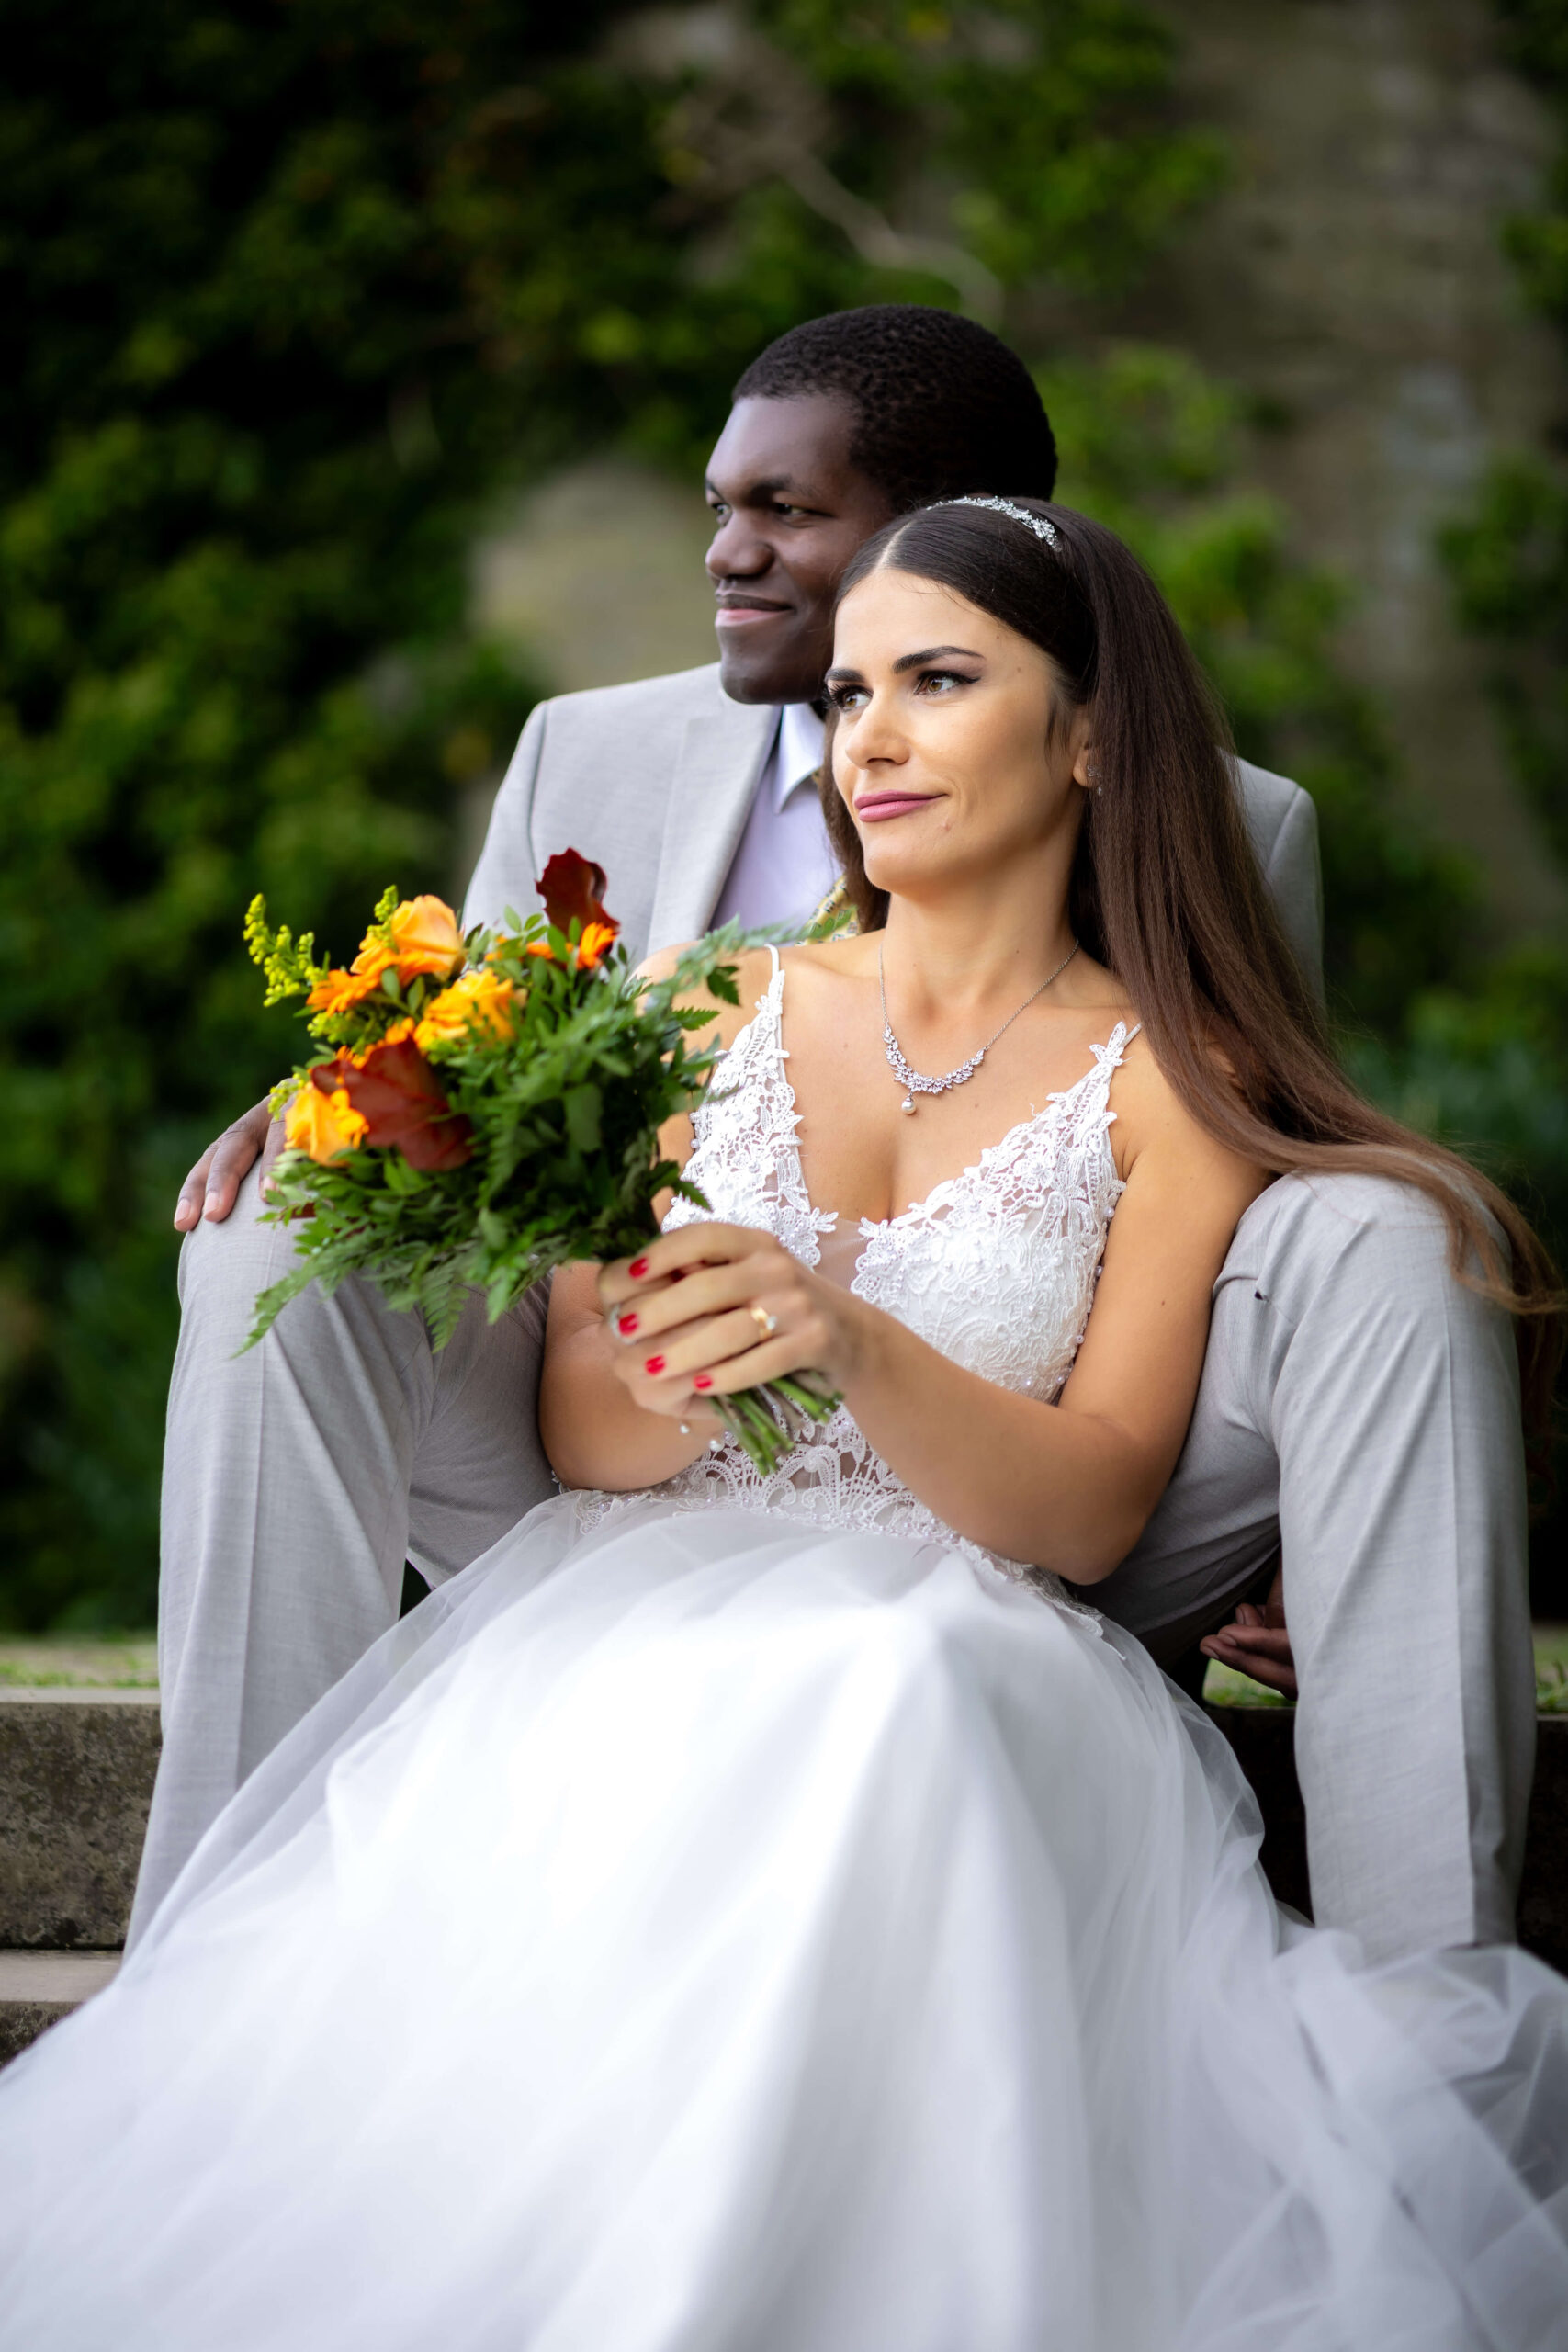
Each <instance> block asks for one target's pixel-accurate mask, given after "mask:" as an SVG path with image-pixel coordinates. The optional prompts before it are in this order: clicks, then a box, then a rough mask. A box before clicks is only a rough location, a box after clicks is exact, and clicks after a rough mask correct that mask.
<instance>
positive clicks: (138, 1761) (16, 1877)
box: [0, 1690, 158, 1951]
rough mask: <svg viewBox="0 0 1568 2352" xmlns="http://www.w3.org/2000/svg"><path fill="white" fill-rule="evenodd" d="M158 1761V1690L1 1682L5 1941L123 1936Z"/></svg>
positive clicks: (109, 1942) (112, 1940) (87, 1947)
mask: <svg viewBox="0 0 1568 2352" xmlns="http://www.w3.org/2000/svg"><path fill="white" fill-rule="evenodd" d="M157 1769H158V1694H157V1692H156V1691H49V1690H45V1691H28V1690H0V1947H6V1948H15V1947H17V1946H20V1947H23V1948H25V1949H28V1950H34V1949H36V1950H40V1951H43V1950H47V1951H114V1950H116V1949H117V1948H118V1946H119V1945H121V1944H122V1943H123V1942H124V1941H125V1930H126V1923H127V1921H128V1920H129V1918H130V1898H131V1894H132V1893H133V1892H134V1889H135V1885H136V1871H137V1866H138V1864H139V1862H140V1861H141V1840H142V1838H143V1837H144V1835H145V1834H146V1829H147V1808H148V1806H149V1804H151V1802H152V1776H153V1774H154V1772H155V1771H156V1770H157Z"/></svg>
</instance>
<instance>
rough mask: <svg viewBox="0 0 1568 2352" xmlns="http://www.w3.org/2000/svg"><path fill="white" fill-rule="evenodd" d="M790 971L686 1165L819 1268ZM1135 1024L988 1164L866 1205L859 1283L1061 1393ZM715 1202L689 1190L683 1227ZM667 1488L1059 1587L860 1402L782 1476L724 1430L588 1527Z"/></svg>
mask: <svg viewBox="0 0 1568 2352" xmlns="http://www.w3.org/2000/svg"><path fill="white" fill-rule="evenodd" d="M783 1017H784V967H783V966H782V965H781V964H780V963H779V961H778V957H777V956H776V955H775V956H774V958H773V978H772V979H771V981H770V983H769V986H768V988H767V989H766V990H765V992H764V993H763V994H762V995H761V997H759V998H758V1000H757V1009H756V1015H755V1018H754V1019H753V1020H751V1021H750V1022H749V1023H747V1025H746V1027H745V1028H744V1029H742V1030H741V1032H740V1034H739V1036H738V1037H737V1038H736V1040H735V1043H734V1045H733V1046H731V1048H730V1050H729V1052H728V1055H727V1056H726V1057H725V1060H724V1062H723V1064H722V1066H721V1068H720V1069H718V1071H716V1074H715V1077H714V1079H713V1081H712V1083H711V1087H710V1091H709V1093H708V1096H707V1099H706V1100H705V1102H704V1103H702V1104H701V1105H700V1106H699V1107H698V1109H697V1111H696V1112H695V1114H694V1120H693V1125H694V1148H693V1152H692V1157H691V1159H690V1161H689V1163H688V1165H687V1170H686V1173H687V1174H688V1175H689V1176H690V1178H691V1179H692V1182H694V1184H697V1185H699V1186H700V1187H701V1188H702V1191H703V1192H704V1193H705V1195H706V1197H707V1199H708V1201H709V1202H710V1203H711V1204H712V1213H713V1215H714V1216H716V1217H718V1218H721V1219H722V1220H723V1221H724V1222H725V1223H726V1224H728V1225H750V1226H756V1227H760V1228H761V1230H763V1231H765V1232H769V1233H773V1234H775V1235H776V1236H777V1238H779V1240H780V1241H782V1242H783V1243H784V1247H785V1249H786V1250H790V1251H791V1252H792V1254H793V1255H794V1256H795V1257H796V1258H798V1259H799V1260H800V1261H801V1262H802V1264H804V1265H807V1266H815V1265H816V1264H817V1263H818V1260H819V1257H820V1248H819V1242H820V1238H821V1237H823V1236H825V1235H828V1234H830V1233H833V1232H835V1231H836V1230H837V1227H838V1216H837V1213H836V1212H835V1211H832V1210H824V1209H818V1208H815V1207H814V1206H813V1205H812V1203H811V1200H810V1197H809V1195H808V1193H807V1189H806V1181H805V1177H804V1174H803V1172H802V1169H801V1161H800V1147H799V1144H798V1142H797V1140H796V1133H795V1131H796V1129H797V1127H798V1125H799V1124H800V1114H799V1111H798V1110H797V1108H796V1105H795V1090H794V1088H793V1087H792V1086H791V1084H790V1082H789V1078H788V1075H787V1071H786V1069H785V1065H786V1063H787V1061H788V1058H789V1057H788V1053H787V1051H786V1049H785V1046H784V1036H783ZM1136 1034H1137V1032H1136V1031H1135V1030H1134V1031H1132V1032H1131V1033H1129V1032H1128V1030H1127V1028H1126V1026H1125V1024H1124V1023H1120V1022H1119V1023H1117V1025H1116V1027H1115V1029H1114V1030H1113V1031H1112V1033H1111V1037H1110V1039H1109V1041H1108V1042H1107V1043H1106V1044H1105V1045H1103V1046H1094V1047H1093V1048H1092V1051H1093V1054H1094V1064H1093V1067H1092V1069H1089V1070H1087V1071H1086V1072H1085V1074H1084V1076H1083V1077H1082V1078H1081V1079H1080V1080H1078V1081H1077V1085H1075V1086H1072V1087H1069V1088H1068V1089H1067V1091H1066V1093H1063V1094H1054V1095H1052V1096H1051V1097H1050V1099H1049V1100H1048V1101H1047V1103H1046V1104H1045V1106H1044V1108H1043V1110H1042V1111H1041V1112H1039V1113H1038V1114H1036V1115H1035V1117H1033V1118H1032V1119H1028V1120H1025V1121H1023V1122H1021V1124H1020V1125H1018V1126H1016V1127H1013V1128H1011V1129H1010V1131H1009V1132H1008V1134H1006V1135H1005V1136H1003V1137H1002V1138H1001V1140H1000V1142H999V1143H995V1144H992V1145H990V1146H989V1147H988V1148H987V1149H986V1150H985V1151H984V1152H982V1154H981V1156H980V1158H979V1159H978V1160H977V1161H976V1164H975V1166H974V1167H972V1168H966V1169H965V1170H964V1171H963V1173H962V1174H961V1175H957V1176H953V1177H949V1178H948V1179H947V1180H946V1181H945V1182H942V1183H941V1184H938V1185H937V1186H936V1187H935V1189H934V1190H933V1191H932V1192H931V1193H928V1194H927V1196H926V1198H925V1199H924V1200H923V1201H918V1202H917V1203H916V1204H914V1206H913V1207H911V1208H908V1209H905V1210H904V1211H903V1212H902V1213H901V1215H899V1216H894V1217H888V1218H886V1219H884V1220H881V1221H877V1220H874V1219H872V1218H869V1217H866V1218H863V1219H862V1221H861V1226H860V1233H861V1239H862V1243H863V1247H862V1250H861V1253H860V1257H859V1259H858V1261H857V1262H856V1266H855V1272H854V1277H853V1280H852V1283H851V1285H850V1287H851V1288H852V1290H853V1291H854V1293H855V1294H856V1295H857V1296H858V1297H861V1298H863V1299H866V1300H869V1301H870V1303H871V1304H872V1305H873V1306H879V1307H881V1308H882V1309H883V1310H884V1311H885V1312H886V1313H887V1314H889V1315H893V1316H897V1318H898V1320H899V1321H900V1322H901V1323H904V1324H906V1325H907V1326H908V1329H910V1330H912V1331H915V1332H918V1333H919V1336H920V1338H921V1339H923V1340H929V1341H930V1342H931V1345H932V1346H933V1347H935V1348H940V1349H941V1350H942V1353H943V1354H944V1355H946V1356H948V1357H950V1358H951V1359H952V1360H953V1363H960V1364H963V1365H964V1367H965V1368H966V1369H967V1370H969V1371H971V1372H976V1373H978V1374H980V1375H981V1376H982V1378H984V1379H987V1380H993V1381H995V1382H996V1383H997V1384H998V1386H1000V1387H1004V1388H1010V1389H1014V1390H1016V1391H1017V1392H1018V1393H1019V1394H1020V1395H1021V1396H1025V1397H1040V1398H1042V1399H1049V1398H1051V1397H1055V1395H1056V1394H1057V1392H1058V1391H1059V1389H1060V1388H1061V1386H1062V1384H1063V1382H1064V1381H1065V1380H1066V1376H1067V1374H1068V1372H1069V1371H1070V1370H1071V1368H1072V1362H1073V1358H1074V1356H1075V1355H1076V1354H1077V1349H1078V1343H1079V1341H1080V1340H1081V1339H1082V1337H1083V1332H1084V1325H1085V1323H1086V1322H1087V1320H1088V1318H1089V1306H1090V1305H1091V1303H1092V1301H1093V1297H1094V1286H1095V1283H1096V1281H1097V1280H1098V1278H1099V1272H1100V1259H1101V1256H1102V1254H1103V1252H1104V1249H1105V1236H1106V1230H1107V1227H1109V1225H1110V1222H1111V1216H1112V1215H1113V1214H1114V1212H1115V1207H1116V1203H1117V1201H1118V1199H1119V1198H1120V1196H1121V1193H1122V1180H1121V1179H1120V1177H1119V1176H1118V1175H1117V1173H1116V1166H1115V1162H1114V1160H1113V1159H1112V1158H1111V1146H1110V1129H1111V1122H1112V1121H1113V1119H1114V1118H1115V1115H1116V1114H1115V1113H1114V1112H1113V1111H1112V1110H1111V1109H1110V1107H1109V1100H1108V1098H1109V1095H1110V1091H1111V1074H1112V1072H1113V1071H1115V1070H1116V1069H1119V1068H1120V1066H1121V1062H1122V1056H1123V1054H1124V1053H1125V1051H1126V1048H1127V1046H1128V1045H1129V1044H1130V1043H1131V1041H1132V1037H1133V1036H1135V1035H1136ZM703 1214H704V1213H703V1211H702V1210H700V1209H697V1208H695V1207H694V1206H693V1204H691V1203H690V1202H687V1201H677V1202H676V1203H675V1204H674V1206H673V1207H672V1208H671V1212H670V1214H669V1216H667V1217H666V1218H665V1220H664V1228H665V1231H666V1232H670V1231H672V1230H673V1229H674V1228H675V1227H678V1226H682V1225H689V1224H692V1223H694V1222H696V1221H697V1220H699V1219H700V1218H701V1217H702V1216H703ZM655 1496H657V1497H658V1498H660V1500H663V1499H666V1498H670V1499H673V1500H674V1501H675V1502H676V1504H677V1507H678V1508H679V1509H681V1510H717V1509H729V1510H777V1511H783V1512H786V1513H788V1514H789V1515H790V1516H791V1517H795V1518H803V1519H807V1520H809V1521H813V1522H814V1523H815V1524H817V1525H818V1526H826V1527H846V1526H850V1527H868V1528H877V1529H880V1530H882V1531H883V1532H886V1533H887V1534H890V1535H906V1536H915V1537H918V1538H921V1539H929V1540H934V1541H936V1542H939V1543H942V1544H946V1545H949V1546H956V1547H957V1548H958V1549H960V1550H962V1551H963V1552H964V1554H965V1555H967V1556H968V1557H969V1558H971V1559H972V1560H973V1561H975V1562H976V1564H984V1565H986V1566H989V1567H991V1568H994V1569H1000V1570H1001V1571H1002V1572H1003V1573H1004V1574H1006V1575H1008V1576H1010V1577H1029V1578H1030V1580H1031V1581H1032V1583H1035V1584H1037V1585H1039V1586H1042V1587H1043V1589H1045V1590H1046V1591H1047V1592H1049V1593H1051V1594H1052V1595H1053V1596H1054V1597H1055V1596H1060V1597H1064V1598H1065V1595H1063V1594H1062V1588H1061V1586H1060V1584H1059V1583H1058V1580H1057V1579H1056V1578H1055V1577H1047V1576H1043V1574H1042V1572H1041V1571H1040V1570H1039V1569H1037V1568H1031V1567H1029V1566H1026V1565H1025V1564H1023V1563H1021V1562H1018V1561H1011V1560H1004V1559H1002V1558H1001V1557H1000V1556H999V1555H996V1554H992V1553H987V1552H986V1551H984V1550H983V1549H982V1547H981V1546H980V1545H978V1544H973V1543H971V1542H969V1541H968V1540H967V1539H966V1538H964V1537H962V1536H959V1535H958V1534H956V1533H955V1532H954V1531H953V1529H952V1528H950V1527H948V1526H946V1525H944V1523H943V1522H942V1521H941V1520H940V1519H939V1518H938V1517H937V1515H936V1513H935V1512H934V1511H932V1510H930V1509H928V1507H927V1506H926V1505H925V1504H924V1503H922V1502H921V1501H919V1498H917V1497H916V1496H914V1495H912V1494H911V1493H910V1492H909V1490H908V1487H906V1486H905V1485H904V1484H903V1482H902V1480H900V1479H899V1478H898V1477H897V1476H896V1475H895V1474H894V1472H893V1471H892V1470H890V1469H889V1468H888V1466H887V1464H886V1462H884V1461H883V1460H882V1458H881V1456H880V1455H879V1454H877V1453H875V1452H874V1449H873V1448H872V1447H871V1446H870V1445H869V1444H868V1443H867V1442H866V1440H865V1439H864V1438H863V1436H862V1434H861V1431H860V1430H859V1429H858V1428H857V1427H856V1425H855V1422H854V1420H853V1419H852V1417H851V1415H850V1414H849V1412H848V1411H847V1410H846V1409H844V1408H840V1410H839V1411H838V1412H837V1413H835V1414H834V1416H833V1418H832V1419H831V1420H829V1421H827V1422H825V1423H824V1424H823V1425H822V1426H821V1427H820V1428H814V1429H811V1430H807V1433H806V1435H805V1436H804V1437H803V1438H802V1439H801V1441H800V1442H799V1443H798V1444H797V1445H796V1446H795V1448H794V1450H793V1451H792V1452H791V1453H789V1454H788V1455H787V1456H786V1457H785V1459H784V1462H783V1463H782V1464H781V1465H780V1467H779V1468H778V1470H777V1471H775V1472H774V1474H773V1476H772V1477H768V1478H764V1477H763V1476H761V1474H760V1473H759V1472H758V1471H757V1470H756V1469H755V1468H754V1467H753V1466H752V1464H751V1463H750V1461H749V1459H748V1458H747V1456H746V1455H745V1454H744V1453H742V1452H741V1451H740V1449H739V1447H738V1446H736V1445H734V1444H731V1443H728V1442H727V1443H725V1444H724V1445H723V1446H721V1447H720V1448H718V1450H717V1451H716V1452H714V1453H705V1455H704V1456H703V1457H702V1459H701V1460H700V1461H698V1462H695V1463H694V1464H692V1465H691V1467H690V1468H689V1469H686V1470H683V1471H681V1472H679V1473H678V1474H677V1476H675V1477H673V1478H671V1479H669V1480H667V1481H666V1483H665V1484H664V1485H663V1486H662V1487H655V1488H651V1489H647V1490H644V1491H643V1492H641V1493H638V1494H631V1495H606V1494H597V1493H585V1494H581V1495H580V1496H579V1498H578V1521H579V1525H580V1526H581V1528H583V1529H584V1530H585V1531H586V1529H588V1528H589V1527H592V1526H596V1525H597V1524H599V1522H600V1521H602V1520H604V1518H606V1517H608V1516H609V1515H610V1514H611V1513H612V1512H615V1511H616V1510H626V1509H627V1508H629V1507H630V1506H631V1505H632V1504H634V1503H638V1502H646V1501H648V1500H649V1499H650V1498H653V1497H655Z"/></svg>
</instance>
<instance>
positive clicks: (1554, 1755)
mask: <svg viewBox="0 0 1568 2352" xmlns="http://www.w3.org/2000/svg"><path fill="white" fill-rule="evenodd" d="M1209 1713H1210V1714H1211V1715H1212V1717H1213V1720H1214V1722H1215V1723H1216V1724H1218V1725H1219V1727H1220V1728H1221V1730H1223V1731H1224V1735H1225V1736H1226V1738H1227V1739H1228V1740H1229V1741H1230V1743H1231V1746H1232V1747H1233V1748H1234V1749H1235V1753H1236V1756H1237V1758H1238V1760H1239V1761H1240V1764H1241V1766H1242V1769H1243V1770H1244V1771H1245V1772H1246V1773H1247V1778H1248V1779H1249V1780H1250V1781H1251V1782H1252V1785H1253V1787H1254V1788H1255V1789H1256V1790H1257V1792H1258V1801H1259V1803H1260V1804H1261V1806H1262V1808H1263V1817H1264V1822H1265V1825H1266V1836H1265V1838H1264V1845H1263V1864H1264V1868H1265V1869H1266V1870H1267V1871H1268V1873H1269V1882H1270V1883H1271V1884H1272V1886H1273V1888H1274V1891H1275V1893H1276V1894H1277V1895H1278V1896H1279V1897H1280V1901H1281V1902H1285V1903H1289V1904H1292V1905H1293V1906H1294V1907H1295V1908H1296V1909H1297V1910H1299V1911H1304V1912H1308V1913H1310V1910H1311V1902H1310V1897H1309V1890H1308V1886H1307V1869H1306V1818H1305V1813H1304V1810H1303V1804H1302V1799H1301V1792H1300V1789H1299V1788H1298V1786H1297V1783H1296V1768H1295V1756H1294V1747H1293V1743H1294V1730H1295V1716H1294V1712H1293V1710H1292V1709H1291V1708H1288V1707H1234V1706H1213V1707H1211V1708H1210V1710H1209ZM1538 1732H1539V1744H1538V1750H1537V1761H1536V1778H1535V1788H1534V1791H1533V1793H1532V1795H1531V1799H1530V1814H1529V1840H1528V1843H1527V1847H1526V1851H1525V1871H1524V1883H1523V1886H1522V1888H1521V1890H1520V1898H1519V1939H1520V1941H1521V1943H1523V1944H1524V1945H1525V1947H1526V1948H1527V1950H1529V1951H1534V1952H1536V1953H1538V1954H1539V1955H1540V1958H1541V1959H1543V1960H1546V1961H1549V1962H1551V1965H1552V1966H1553V1967H1554V1968H1558V1969H1561V1970H1562V1971H1563V1972H1564V1973H1568V1715H1542V1716H1541V1717H1540V1721H1539V1724H1538ZM157 1761H158V1703H157V1693H156V1692H155V1691H54V1690H45V1691H28V1690H9V1691H6V1690H0V2064H4V2062H5V2060H6V2058H9V2057H11V2056H13V2055H14V2054H15V2053H16V2052H17V2051H18V2050H20V2049H22V2048H24V2047H25V2046H26V2044H27V2043H28V2041H32V2040H33V2038H34V2037H35V2036H36V2035H37V2034H39V2033H41V2032H42V2031H43V2030H44V2028H45V2027H46V2026H48V2025H51V2024H52V2023H53V2022H54V2020H55V2018H58V2017H62V2016H63V2015H64V2014H65V2012H66V2011H67V2010H68V2009H70V2008H73V2007H75V2005H76V2004H77V2002H79V2001H84V2000H85V1999H86V1998H87V1997H88V1996H89V1995H90V1994H93V1993H96V1991H98V1989H99V1988H100V1986H101V1985H105V1984H107V1982H108V1980H109V1978H110V1977H111V1976H112V1975H113V1973H114V1971H115V1968H116V1966H117V1965H118V1948H119V1946H120V1945H121V1943H122V1942H123V1941H124V1937H125V1928H126V1922H127V1920H128V1918H129V1917H130V1898H131V1894H132V1892H133V1889H134V1887H135V1883H136V1869H137V1863H138V1860H139V1859H140V1856H141V1839H142V1836H143V1834H144V1832H145V1829H146V1826H147V1808H148V1804H149V1802H150V1800H151V1797H152V1776H153V1773H154V1771H155V1770H156V1768H157Z"/></svg>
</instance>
